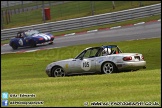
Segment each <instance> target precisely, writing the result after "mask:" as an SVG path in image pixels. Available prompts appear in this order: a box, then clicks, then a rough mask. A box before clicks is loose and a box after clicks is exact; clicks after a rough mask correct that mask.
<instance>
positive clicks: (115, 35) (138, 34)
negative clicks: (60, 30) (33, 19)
mask: <svg viewBox="0 0 162 108" xmlns="http://www.w3.org/2000/svg"><path fill="white" fill-rule="evenodd" d="M145 38H161V21H160V22H153V23H145V24H139V25H134V26H124V27H121V28H115V29H109V30H101V31H96V32H91V33H86V34H80V35H73V36H60V37H57V38H55V40H54V44H53V45H39V46H37V47H35V48H30V47H26V48H18V49H17V50H13V49H12V48H11V47H10V46H9V45H8V44H7V45H3V46H1V54H2V53H9V52H21V51H27V52H28V51H32V50H37V49H49V48H58V47H65V46H72V45H81V44H89V43H101V42H117V41H126V40H137V39H145Z"/></svg>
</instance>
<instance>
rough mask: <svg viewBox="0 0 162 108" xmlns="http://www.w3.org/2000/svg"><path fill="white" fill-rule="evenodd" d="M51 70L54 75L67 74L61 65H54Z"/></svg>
mask: <svg viewBox="0 0 162 108" xmlns="http://www.w3.org/2000/svg"><path fill="white" fill-rule="evenodd" d="M51 72H52V76H53V77H64V76H65V72H64V70H63V69H62V68H61V67H54V68H53V69H52V71H51Z"/></svg>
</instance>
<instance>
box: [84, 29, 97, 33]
mask: <svg viewBox="0 0 162 108" xmlns="http://www.w3.org/2000/svg"><path fill="white" fill-rule="evenodd" d="M97 31H98V30H97V29H96V30H89V31H87V33H91V32H97Z"/></svg>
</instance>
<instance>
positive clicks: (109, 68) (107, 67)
mask: <svg viewBox="0 0 162 108" xmlns="http://www.w3.org/2000/svg"><path fill="white" fill-rule="evenodd" d="M101 71H102V73H104V74H111V73H113V72H115V71H117V69H116V67H115V65H114V64H113V63H111V62H105V63H104V64H103V65H102V67H101Z"/></svg>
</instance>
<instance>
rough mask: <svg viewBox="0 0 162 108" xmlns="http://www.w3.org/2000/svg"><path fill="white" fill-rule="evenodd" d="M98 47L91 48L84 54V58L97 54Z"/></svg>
mask: <svg viewBox="0 0 162 108" xmlns="http://www.w3.org/2000/svg"><path fill="white" fill-rule="evenodd" d="M97 52H98V49H90V50H88V51H87V52H86V53H85V54H84V58H92V57H95V56H96V53H97Z"/></svg>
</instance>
